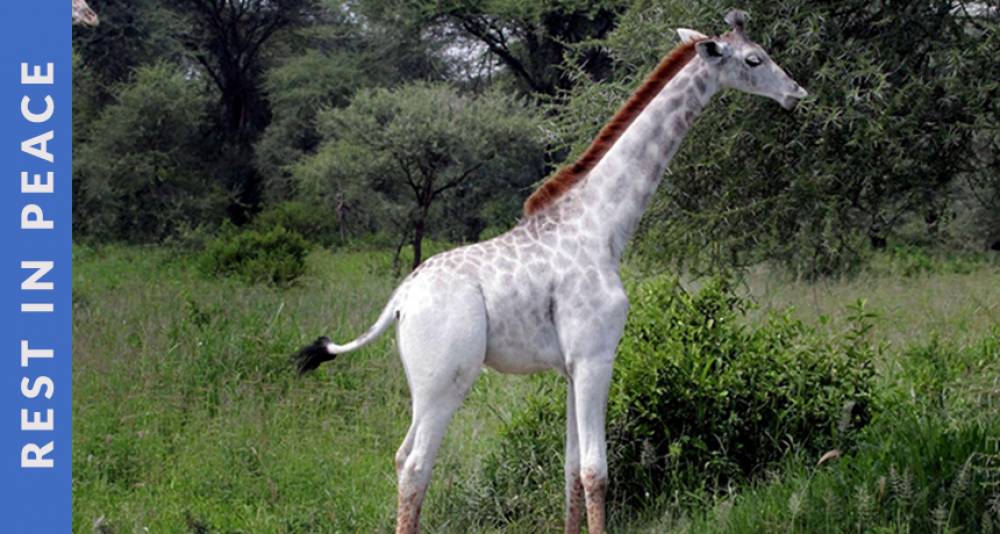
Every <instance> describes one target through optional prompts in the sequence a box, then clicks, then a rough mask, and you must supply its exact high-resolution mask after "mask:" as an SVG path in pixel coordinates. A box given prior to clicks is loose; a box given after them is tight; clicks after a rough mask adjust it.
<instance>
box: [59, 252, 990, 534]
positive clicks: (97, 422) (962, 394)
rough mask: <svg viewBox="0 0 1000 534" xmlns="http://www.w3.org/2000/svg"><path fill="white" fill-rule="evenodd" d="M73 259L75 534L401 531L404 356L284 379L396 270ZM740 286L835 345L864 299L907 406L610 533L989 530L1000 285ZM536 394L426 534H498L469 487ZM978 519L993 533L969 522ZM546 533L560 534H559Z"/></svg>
mask: <svg viewBox="0 0 1000 534" xmlns="http://www.w3.org/2000/svg"><path fill="white" fill-rule="evenodd" d="M74 254H75V258H74V290H73V301H74V332H73V336H74V345H75V347H74V348H75V351H74V353H75V356H74V357H75V361H74V382H73V387H74V392H73V394H74V414H73V417H74V453H73V462H74V465H73V477H74V483H73V489H74V508H73V514H74V530H75V531H77V532H93V531H98V532H146V531H148V532H199V533H200V532H245V533H257V532H267V533H269V532H388V531H390V530H391V529H392V525H393V520H394V509H395V480H394V472H393V467H392V458H393V454H394V452H395V450H396V447H397V446H398V444H399V442H400V440H401V439H402V437H403V435H404V433H405V430H406V427H407V425H408V421H409V404H408V394H407V390H406V384H405V379H404V377H403V373H402V370H401V367H400V364H399V360H398V358H397V356H396V354H395V349H394V342H393V336H391V335H386V336H384V337H383V338H381V339H380V340H379V341H377V342H376V343H374V344H372V345H370V346H369V347H367V348H365V349H363V350H361V351H359V352H357V353H352V354H350V355H347V356H344V357H341V358H339V359H338V360H337V361H335V362H333V363H332V364H328V365H326V366H324V367H323V368H321V369H320V371H319V372H318V373H315V374H313V375H312V376H308V377H306V378H303V379H300V378H298V377H296V376H295V375H294V373H293V369H292V367H291V366H290V364H289V362H288V356H289V355H290V354H291V353H292V352H293V351H295V350H296V349H297V348H298V347H299V346H300V345H302V344H303V343H306V342H308V341H311V340H312V339H313V338H315V337H316V336H317V335H320V334H327V335H330V336H331V337H333V338H335V339H339V340H347V339H352V338H354V337H355V336H356V335H357V334H359V333H360V332H362V331H364V330H365V329H366V328H367V327H368V326H369V324H370V323H371V322H372V321H373V320H374V318H375V317H376V316H377V314H378V313H379V311H380V310H381V308H382V306H383V304H384V302H385V300H386V299H387V297H388V295H389V293H390V292H391V290H392V288H393V286H394V278H393V277H392V276H391V275H390V274H389V272H390V264H391V258H390V254H389V253H383V252H338V253H336V254H334V253H331V252H328V251H316V252H314V253H312V254H311V255H310V256H309V258H308V270H307V275H306V276H305V277H304V278H303V279H301V280H300V281H299V282H298V283H297V284H295V285H294V286H292V287H290V288H287V289H275V288H271V287H267V286H248V285H246V284H243V283H239V282H235V281H230V280H224V279H209V278H206V277H205V276H204V275H202V274H200V273H199V272H198V271H197V269H196V268H195V267H194V265H195V262H194V261H193V258H191V257H189V256H186V255H185V254H183V253H178V252H175V251H171V250H168V249H164V248H138V247H130V248H120V247H104V248H99V249H92V248H87V247H82V246H81V247H77V248H76V249H75V252H74ZM746 287H747V291H749V292H750V293H751V294H753V295H755V296H756V299H757V301H758V302H759V304H760V308H761V310H762V311H764V310H768V309H784V308H786V307H789V306H792V307H794V308H795V310H796V312H795V313H796V314H797V315H799V316H800V317H802V318H803V319H804V320H807V321H813V322H826V323H828V324H836V323H837V322H838V321H842V320H844V317H845V313H846V312H845V309H846V305H847V304H850V303H852V302H854V301H856V300H857V299H859V298H865V299H867V301H868V309H869V310H871V311H874V312H875V313H877V314H878V316H877V318H876V319H875V329H874V331H873V333H872V335H873V336H876V337H877V339H879V340H882V341H884V342H885V347H886V348H885V350H884V351H883V353H882V354H883V358H884V361H881V362H879V364H880V365H879V369H880V378H879V380H880V387H882V388H883V390H884V395H883V397H884V398H885V399H889V400H892V402H893V403H894V404H892V407H891V408H890V409H887V410H886V411H885V413H884V415H883V416H882V417H880V418H877V419H876V421H874V422H873V423H872V425H871V426H870V427H869V428H868V429H867V430H866V431H865V432H866V433H865V436H864V439H863V441H862V445H861V446H860V447H859V448H858V450H856V451H849V452H848V454H846V455H845V457H844V458H842V459H841V460H838V461H834V462H831V463H830V464H827V465H824V466H822V467H820V468H816V467H814V465H815V460H816V459H814V458H798V457H795V456H794V455H793V456H791V457H789V458H788V461H787V462H786V464H783V465H784V467H783V468H782V469H780V470H777V471H775V472H774V473H770V474H768V476H767V477H764V478H762V479H761V480H760V481H758V482H757V483H756V484H754V485H753V486H751V487H746V488H735V489H734V492H733V493H732V494H729V495H715V496H706V497H705V498H704V499H703V506H701V507H700V508H698V509H693V510H692V509H690V508H685V509H680V508H678V507H676V506H674V505H673V504H672V503H673V499H672V498H671V497H670V496H665V497H664V498H663V499H661V501H660V503H661V504H660V505H658V506H655V507H653V508H650V509H649V510H644V511H640V512H639V513H638V514H631V515H629V516H627V517H626V516H624V515H614V514H612V515H613V516H614V517H616V518H617V520H616V521H617V523H614V524H613V525H612V526H613V527H616V528H615V531H622V532H633V531H634V532H665V531H691V532H762V531H779V530H783V531H798V532H814V531H824V529H825V531H831V532H834V531H836V532H840V531H852V532H853V531H858V532H865V531H872V530H874V531H886V532H889V531H892V532H896V531H912V532H917V531H924V530H926V529H931V530H933V529H937V530H938V531H942V532H945V531H949V529H951V528H954V527H956V526H962V528H964V530H963V532H966V531H969V530H970V529H969V527H968V525H975V528H973V530H977V529H978V530H983V531H985V530H986V529H993V528H994V527H993V526H992V525H994V523H995V520H994V518H992V517H991V516H989V514H990V513H996V512H997V511H998V510H1000V457H998V456H997V453H998V452H1000V451H997V450H993V449H991V447H993V448H996V447H1000V444H998V443H997V441H996V440H997V439H1000V407H998V403H1000V385H998V383H997V379H996V377H997V376H1000V363H998V360H1000V347H998V345H1000V341H998V339H1000V327H998V325H1000V270H998V269H997V268H996V267H995V266H990V265H988V264H982V265H979V266H977V267H975V268H972V269H970V270H969V272H965V273H950V274H948V273H943V274H925V275H919V276H913V277H907V278H903V277H898V276H892V275H885V276H879V275H869V276H863V277H861V278H859V279H855V280H853V281H843V282H833V283H826V284H805V283H798V282H787V281H781V280H780V278H779V277H776V276H769V275H765V274H754V275H752V276H750V277H749V278H748V283H747V286H746ZM535 384H536V383H535V381H533V379H531V378H529V377H513V376H504V375H499V374H497V373H494V372H486V373H484V374H483V376H482V377H481V378H480V380H479V381H478V383H477V385H476V387H475V389H474V390H473V392H472V393H471V395H470V397H469V399H468V401H467V402H466V404H465V406H464V407H463V409H462V410H461V411H460V412H459V414H458V415H457V417H456V419H455V421H454V423H453V424H452V426H451V428H450V430H449V434H448V436H447V438H446V441H445V444H444V446H443V447H442V453H441V455H440V457H439V459H438V462H437V466H436V469H435V474H434V481H433V484H432V486H431V490H430V494H429V498H428V499H429V500H428V502H427V505H426V507H425V512H424V526H425V531H426V532H470V531H482V530H483V529H482V528H480V527H479V526H478V525H475V524H472V523H470V522H469V521H470V519H469V518H470V517H473V515H472V514H468V513H466V512H467V509H468V508H469V507H472V506H481V505H482V503H483V502H488V499H482V498H480V497H481V496H479V495H477V494H476V491H475V488H474V487H470V486H471V485H473V484H474V480H475V476H476V472H477V468H478V466H479V463H480V462H481V461H482V459H483V458H484V456H485V455H486V454H487V453H488V451H490V450H491V447H493V446H494V445H495V444H496V443H497V440H498V439H499V438H498V430H499V429H500V428H501V427H502V426H503V425H504V423H505V422H506V421H508V420H509V419H510V417H511V414H512V413H514V412H516V411H517V410H518V408H519V407H520V405H521V400H522V399H523V398H524V397H525V395H526V394H528V393H530V392H531V391H532V389H533V388H534V387H535ZM962 466H967V467H964V468H963V467H962ZM963 469H965V470H966V474H964V475H963V474H962V473H963V471H962V470H963ZM991 469H992V471H991ZM991 484H992V485H991ZM552 499H554V502H559V501H561V499H562V497H561V495H553V496H552ZM983 499H987V500H989V499H993V503H994V504H993V505H994V506H995V509H994V510H993V512H990V511H989V510H988V509H987V510H986V511H984V512H983V513H982V514H981V515H982V517H979V516H977V517H975V518H971V519H970V518H965V517H958V516H959V515H961V514H962V513H963V512H964V511H967V510H972V509H975V510H980V508H982V506H981V501H982V500H983ZM973 501H975V502H973ZM549 504H551V502H550V503H549ZM542 508H544V507H542V506H539V509H542ZM539 523H540V524H543V525H546V526H549V527H551V529H550V530H552V531H557V530H559V529H560V528H561V517H560V516H555V517H551V518H541V521H540V522H536V523H533V524H536V525H537V524H539ZM873 525H874V527H873V528H869V527H870V526H873ZM884 525H890V526H888V527H886V526H884ZM996 528H1000V525H998V526H997V527H996ZM507 531H511V532H513V531H517V529H516V528H513V527H511V528H509V529H508V530H507Z"/></svg>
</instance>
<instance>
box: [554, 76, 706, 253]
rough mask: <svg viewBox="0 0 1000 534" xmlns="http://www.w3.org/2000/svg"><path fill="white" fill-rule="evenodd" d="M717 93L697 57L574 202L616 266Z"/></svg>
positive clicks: (613, 149)
mask: <svg viewBox="0 0 1000 534" xmlns="http://www.w3.org/2000/svg"><path fill="white" fill-rule="evenodd" d="M718 90H719V83H718V80H717V79H716V77H715V76H714V75H712V72H711V70H710V69H708V68H707V66H706V64H705V63H704V62H703V61H702V60H701V58H699V57H698V56H695V57H694V58H693V59H691V61H690V62H689V63H688V64H687V65H686V66H685V67H684V68H683V69H682V70H681V71H680V72H679V73H677V75H676V76H675V77H674V78H673V79H672V80H670V82H669V83H667V85H666V86H664V88H663V89H662V90H661V91H660V93H659V94H658V95H657V96H656V97H655V98H653V100H652V101H651V102H650V103H649V104H648V105H647V106H646V108H645V109H644V110H643V111H642V113H640V114H639V116H638V117H636V118H635V120H634V121H633V122H632V124H631V125H630V126H629V127H628V128H627V129H626V130H625V132H624V133H623V134H622V136H621V138H619V139H618V141H617V142H615V144H614V146H613V147H611V149H610V150H608V153H607V154H606V155H605V156H604V158H602V159H601V161H600V162H599V163H598V164H597V165H596V166H595V167H594V168H593V170H591V171H590V173H589V174H588V175H587V177H586V179H585V180H583V181H582V182H581V183H580V184H579V185H578V186H577V187H578V189H579V191H577V192H576V193H577V194H576V195H573V196H574V198H573V200H572V201H573V202H579V203H580V204H582V205H581V207H582V208H583V210H582V211H583V213H584V219H585V223H584V225H585V226H586V227H588V228H587V230H586V231H589V232H591V233H596V234H597V237H598V238H599V239H600V240H601V241H602V242H604V240H605V239H606V242H607V244H608V250H609V251H610V253H611V256H612V260H613V261H614V262H615V263H617V262H618V261H619V260H620V259H621V254H622V250H623V249H624V248H625V245H626V244H627V243H628V241H629V239H631V238H632V234H634V233H635V228H636V226H637V225H638V223H639V219H640V218H641V217H642V214H643V212H644V211H645V210H646V206H647V205H648V204H649V199H650V197H651V196H652V194H653V192H655V191H656V188H657V186H658V185H659V183H660V179H661V178H662V176H663V172H664V171H665V170H666V168H667V164H668V163H670V160H671V159H673V157H674V154H675V153H676V152H677V149H678V148H679V147H680V144H681V140H682V139H684V136H685V135H686V134H687V132H688V130H689V129H690V127H691V124H692V123H693V122H694V120H695V118H696V117H697V116H698V115H699V114H700V113H701V111H702V109H704V107H705V104H707V103H708V100H709V99H710V98H711V97H712V95H714V94H715V92H716V91H718ZM567 200H569V199H567ZM587 215H590V217H588V216H587Z"/></svg>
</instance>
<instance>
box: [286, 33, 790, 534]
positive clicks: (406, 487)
mask: <svg viewBox="0 0 1000 534" xmlns="http://www.w3.org/2000/svg"><path fill="white" fill-rule="evenodd" d="M734 17H735V18H734ZM727 21H729V22H730V24H732V25H733V27H734V31H733V32H732V33H728V34H726V35H724V36H721V37H718V38H707V37H705V36H704V35H702V34H699V33H697V32H693V31H691V30H681V31H679V33H680V34H681V37H682V39H683V40H684V41H686V42H687V44H684V45H682V47H687V48H684V49H683V50H682V47H679V48H678V50H679V51H680V52H683V54H686V55H684V56H683V57H682V58H680V59H682V60H683V61H684V63H683V65H679V66H678V68H679V70H677V71H676V72H674V71H671V73H670V75H669V76H670V78H669V80H667V81H666V82H665V85H663V86H662V89H659V90H658V91H657V92H656V93H655V95H652V96H651V98H649V99H648V101H647V102H643V106H644V107H642V109H641V112H638V113H637V115H636V116H634V117H631V118H629V120H628V122H627V124H623V125H622V126H621V128H623V129H621V128H619V130H618V132H617V134H616V135H614V136H612V137H611V142H612V143H613V144H611V145H610V146H609V147H598V149H597V150H598V151H600V156H599V157H598V158H595V161H593V164H592V165H591V166H589V167H587V168H586V172H585V173H581V174H580V175H578V176H571V177H569V178H570V179H568V180H567V183H570V184H571V185H570V186H568V187H565V188H564V190H556V189H553V188H550V191H548V192H546V195H547V196H546V198H545V199H543V201H539V202H534V203H533V202H532V200H531V199H529V202H528V204H527V205H526V206H529V207H530V209H527V210H526V216H525V218H524V219H522V220H521V222H520V223H518V224H517V226H515V227H514V228H513V229H511V230H510V231H508V232H506V233H504V234H502V235H500V236H497V237H495V238H493V239H490V240H487V241H484V242H481V243H476V244H473V245H468V246H464V247H460V248H457V249H454V250H451V251H448V252H444V253H441V254H438V255H436V256H433V257H431V258H430V259H428V260H427V261H426V262H425V263H424V264H422V265H421V266H420V267H418V268H417V269H416V270H415V271H413V272H412V273H411V274H410V275H409V276H408V277H407V278H406V279H405V280H404V281H403V283H402V284H401V285H400V287H399V288H398V289H397V290H396V292H395V293H394V294H393V296H392V298H391V299H390V301H389V304H388V305H387V306H386V308H385V309H384V310H383V312H382V314H381V316H380V317H379V319H378V321H376V324H375V325H374V326H373V327H372V328H371V329H370V330H369V331H368V332H367V333H365V334H364V335H362V336H361V337H360V338H358V339H357V340H355V341H352V342H351V343H348V344H347V345H343V346H341V345H337V344H334V343H331V342H329V341H328V340H326V339H325V338H321V340H320V341H318V342H317V343H316V344H314V345H312V346H311V347H307V348H306V349H303V351H302V352H300V354H299V358H300V369H304V370H308V369H311V368H314V367H315V366H316V365H318V363H319V362H322V361H324V360H329V359H332V358H333V357H334V356H335V355H337V354H341V353H343V352H347V351H349V350H353V349H355V348H358V347H359V346H361V345H364V344H366V343H368V342H370V341H371V340H372V339H374V338H375V337H376V336H378V335H379V334H381V332H383V331H384V330H386V329H387V328H388V327H389V326H390V325H391V324H392V323H393V322H396V323H397V344H398V348H399V352H400V355H401V359H402V362H403V367H404V369H405V372H406V376H407V382H408V384H409V387H410V391H411V397H412V412H413V420H412V423H411V426H410V429H409V431H408V432H407V435H406V438H405V439H404V441H403V444H402V446H401V447H400V448H399V451H398V452H397V454H396V471H397V475H398V478H399V496H398V497H399V503H398V509H397V527H396V528H397V533H412V532H416V531H417V529H418V523H419V515H420V507H421V504H422V502H423V497H424V493H425V492H426V490H427V486H428V484H429V482H430V475H431V469H432V467H433V463H434V458H435V456H436V454H437V449H438V447H439V446H440V443H441V439H442V438H443V436H444V433H445V430H446V428H447V426H448V423H449V422H450V420H451V417H452V415H453V414H454V412H455V411H456V410H457V409H458V407H459V406H460V405H461V404H462V402H463V400H464V399H465V396H466V394H467V393H468V391H469V389H470V388H471V386H472V384H473V383H474V381H475V379H476V377H477V376H478V375H479V373H480V372H481V370H482V368H483V366H488V367H491V368H493V369H496V370H498V371H501V372H506V373H529V372H536V371H542V370H547V369H555V370H557V371H558V372H560V373H561V374H562V375H563V376H564V377H565V378H566V380H567V403H566V406H567V414H566V455H565V469H564V473H565V481H566V491H565V497H566V518H565V521H566V522H565V528H566V532H567V533H571V534H576V533H578V532H579V531H580V528H581V524H582V520H581V516H582V515H583V512H584V510H586V517H587V524H588V527H589V532H592V533H600V532H603V531H604V526H605V516H604V513H605V510H604V493H605V489H606V486H607V462H606V444H605V434H604V432H605V409H606V405H607V398H608V390H609V386H610V382H611V371H612V364H613V362H614V357H615V351H616V348H617V346H618V342H619V340H620V339H621V336H622V333H623V331H624V327H625V319H626V315H627V313H628V299H627V297H626V294H625V290H624V287H623V285H622V282H621V278H620V276H619V262H620V259H621V255H622V251H623V249H624V247H625V245H626V244H627V242H628V240H629V239H630V238H631V236H632V234H633V233H634V231H635V228H636V226H637V224H638V222H639V219H640V217H641V216H642V213H643V211H644V210H645V208H646V205H647V204H648V202H649V199H650V198H651V196H652V194H653V192H654V191H655V190H656V188H657V186H658V185H659V182H660V180H661V177H662V175H663V173H664V171H665V169H666V165H667V163H668V162H669V160H670V159H671V158H672V157H673V155H674V153H675V152H676V151H677V149H678V148H679V146H680V141H681V139H682V138H683V137H684V135H685V134H686V133H687V130H688V128H690V126H691V124H692V122H693V121H694V119H695V118H696V117H697V116H698V114H699V113H700V112H701V110H702V109H703V108H704V106H705V104H706V103H707V102H708V100H709V99H710V98H711V97H712V95H713V94H715V92H717V91H718V90H719V89H720V88H721V87H725V86H729V87H736V88H739V89H743V90H745V91H748V92H756V93H759V94H765V95H766V96H769V97H771V98H773V99H775V100H778V101H779V102H781V103H782V105H785V106H786V107H792V106H794V104H795V103H796V102H797V101H798V100H799V99H801V98H802V97H804V96H805V91H804V90H802V88H801V87H799V86H798V84H796V83H795V82H794V81H792V80H791V79H790V78H788V76H787V75H785V73H784V72H783V71H781V69H780V68H778V67H777V65H773V63H770V62H769V61H765V60H766V59H767V58H766V55H765V54H764V52H763V51H762V50H760V49H759V47H757V46H756V45H754V44H753V43H751V42H750V41H749V40H747V39H746V38H745V36H744V35H743V32H742V26H743V21H745V15H742V14H741V13H737V14H736V15H734V14H733V13H731V14H730V16H729V17H727ZM751 54H752V55H754V56H755V57H756V58H757V59H761V61H759V62H756V61H755V63H756V64H754V65H752V66H750V67H747V66H744V67H739V66H738V65H737V66H734V64H735V63H736V62H737V61H742V60H743V57H749V55H751ZM734 56H736V57H735V58H734ZM737 58H739V59H737ZM668 59H669V58H668ZM730 60H732V61H730ZM665 61H667V60H665ZM727 62H728V65H729V66H728V67H727V66H726V65H727ZM749 64H750V61H749V60H747V61H746V65H749ZM668 66H669V65H668ZM751 68H752V69H757V68H761V69H762V70H759V71H756V72H749V71H748V72H744V70H747V69H751ZM763 69H766V70H763ZM675 70H676V69H675ZM640 91H641V89H640ZM627 107H628V105H626V108H627ZM623 109H625V108H623ZM621 113H623V112H620V113H619V114H621ZM609 124H611V123H609ZM606 137H607V136H605V135H604V131H602V135H601V136H599V141H600V139H602V138H606ZM592 149H593V147H592ZM592 151H593V150H592ZM586 158H587V156H586V155H585V156H584V157H583V159H586ZM543 189H544V187H543ZM552 191H556V193H555V194H552Z"/></svg>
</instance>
